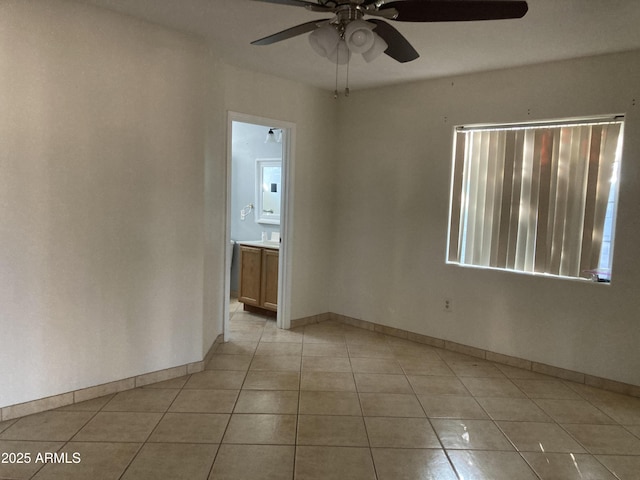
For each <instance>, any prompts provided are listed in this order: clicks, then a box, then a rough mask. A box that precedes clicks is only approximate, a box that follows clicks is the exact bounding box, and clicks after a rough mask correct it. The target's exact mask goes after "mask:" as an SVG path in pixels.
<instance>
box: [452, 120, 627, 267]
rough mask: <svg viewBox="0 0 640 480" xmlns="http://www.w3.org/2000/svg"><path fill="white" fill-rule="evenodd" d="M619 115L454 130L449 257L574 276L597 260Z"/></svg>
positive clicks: (616, 139) (474, 263)
mask: <svg viewBox="0 0 640 480" xmlns="http://www.w3.org/2000/svg"><path fill="white" fill-rule="evenodd" d="M621 127H622V121H617V120H616V121H611V122H592V123H580V124H571V125H558V124H550V125H542V126H520V127H502V128H483V129H469V130H467V129H458V130H457V131H456V134H455V152H454V166H453V168H454V173H453V181H452V197H451V212H450V226H449V247H448V260H449V262H454V263H460V264H466V265H475V266H484V267H495V268H502V269H508V270H517V271H522V272H530V273H547V274H553V275H560V276H569V277H580V276H589V275H588V274H585V272H586V271H588V270H594V269H596V268H597V267H598V262H599V258H600V249H601V246H602V234H603V229H604V223H605V214H606V210H607V205H608V200H609V194H610V190H611V187H612V179H613V178H614V171H615V166H616V164H615V160H616V154H617V151H618V142H619V139H620V138H621V129H622V128H621Z"/></svg>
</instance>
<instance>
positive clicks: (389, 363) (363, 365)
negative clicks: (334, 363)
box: [351, 357, 404, 375]
mask: <svg viewBox="0 0 640 480" xmlns="http://www.w3.org/2000/svg"><path fill="white" fill-rule="evenodd" d="M351 368H352V369H353V372H354V373H387V374H398V375H402V374H403V373H404V372H403V371H402V367H400V364H399V363H398V362H397V361H396V360H395V359H393V358H369V357H354V358H352V359H351Z"/></svg>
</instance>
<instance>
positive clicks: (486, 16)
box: [379, 0, 529, 22]
mask: <svg viewBox="0 0 640 480" xmlns="http://www.w3.org/2000/svg"><path fill="white" fill-rule="evenodd" d="M390 8H394V9H396V10H397V12H398V16H397V17H395V18H394V20H398V21H400V22H468V21H473V20H502V19H507V18H522V17H524V15H525V14H526V13H527V10H528V9H529V7H528V6H527V2H525V1H519V0H401V1H392V2H389V3H385V4H384V5H383V6H382V8H380V10H379V11H381V12H384V11H385V10H387V9H390Z"/></svg>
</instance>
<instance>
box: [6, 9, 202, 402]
mask: <svg viewBox="0 0 640 480" xmlns="http://www.w3.org/2000/svg"><path fill="white" fill-rule="evenodd" d="M0 45H1V46H0V72H1V73H0V105H1V108H0V110H1V111H2V115H0V138H2V148H1V149H0V172H1V173H0V266H1V267H0V271H1V275H0V328H1V332H0V385H1V387H0V405H10V404H15V403H19V402H23V401H26V400H33V399H35V398H40V397H45V396H49V395H53V394H57V393H61V392H66V391H70V390H74V389H78V388H82V387H86V386H90V385H97V384H101V383H105V382H108V381H112V380H116V379H121V378H126V377H130V376H133V375H136V374H141V373H144V372H149V371H154V370H159V369H162V368H166V367H170V366H174V365H181V364H185V363H189V362H193V361H199V360H201V359H202V346H201V341H202V340H201V339H202V330H203V313H202V311H203V307H202V306H203V288H202V285H203V261H202V258H203V251H204V250H203V249H204V244H203V238H204V235H203V233H204V232H203V221H202V219H203V216H204V210H203V192H204V188H203V184H204V161H203V152H204V147H203V146H204V129H203V119H204V110H203V107H202V102H201V99H202V96H203V91H204V87H205V82H204V79H205V76H204V71H203V68H202V63H203V59H204V58H205V50H204V49H203V48H202V46H201V45H200V44H199V43H198V42H197V41H195V40H194V39H192V38H189V37H186V36H184V35H178V34H175V33H172V32H167V31H163V30H162V29H159V28H157V27H154V26H151V25H148V24H144V23H141V22H137V21H133V20H130V19H127V18H126V17H122V16H119V15H115V14H109V13H104V12H101V11H99V10H97V9H95V8H92V7H86V6H83V5H80V4H75V3H67V2H58V1H26V2H24V1H9V2H2V4H0Z"/></svg>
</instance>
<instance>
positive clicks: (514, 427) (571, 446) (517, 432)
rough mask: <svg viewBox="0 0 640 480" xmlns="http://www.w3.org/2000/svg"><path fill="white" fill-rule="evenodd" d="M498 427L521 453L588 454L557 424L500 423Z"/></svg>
mask: <svg viewBox="0 0 640 480" xmlns="http://www.w3.org/2000/svg"><path fill="white" fill-rule="evenodd" d="M498 426H499V427H500V428H501V429H502V431H503V432H504V434H505V435H506V436H507V438H509V440H511V441H512V442H513V444H514V445H515V446H516V448H517V449H518V450H519V451H521V452H553V453H586V450H585V449H584V448H582V446H580V444H579V443H578V442H576V441H575V440H574V439H573V438H572V437H571V436H570V435H569V434H568V433H567V432H565V430H564V429H563V428H561V427H560V426H559V425H558V424H556V423H537V422H498Z"/></svg>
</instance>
